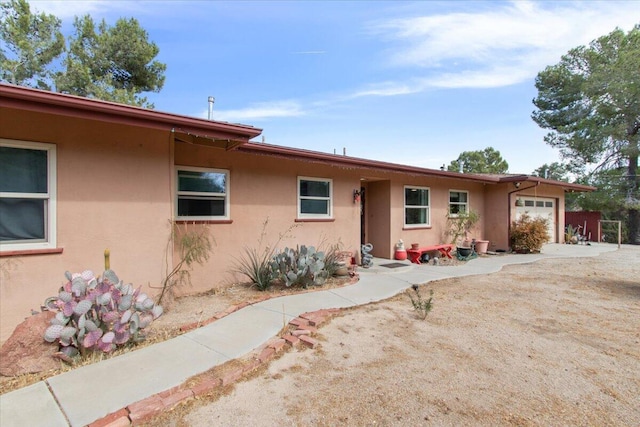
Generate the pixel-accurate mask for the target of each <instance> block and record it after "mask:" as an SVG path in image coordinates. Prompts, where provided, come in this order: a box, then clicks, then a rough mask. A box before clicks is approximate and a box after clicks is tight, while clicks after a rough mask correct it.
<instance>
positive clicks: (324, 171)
mask: <svg viewBox="0 0 640 427" xmlns="http://www.w3.org/2000/svg"><path fill="white" fill-rule="evenodd" d="M260 134H261V129H257V128H255V127H252V126H246V125H239V124H230V123H225V122H216V121H209V120H204V119H197V118H193V117H186V116H181V115H176V114H169V113H164V112H159V111H153V110H146V109H142V108H137V107H132V106H128V105H121V104H116V103H111V102H105V101H99V100H95V99H87V98H81V97H76V96H69V95H64V94H59V93H53V92H47V91H40V90H35V89H30V88H24V87H19V86H13V85H6V84H0V282H1V284H0V315H1V318H0V326H1V328H0V342H3V341H5V340H6V339H7V338H8V337H9V335H10V334H11V332H12V330H13V329H14V328H15V326H16V325H17V324H18V323H20V322H21V321H22V320H23V319H24V318H25V317H27V316H28V315H29V314H30V310H31V309H36V310H37V309H39V307H40V304H42V303H43V302H44V300H45V298H47V297H49V296H52V295H55V294H56V293H57V290H58V288H59V286H60V285H61V284H63V282H64V281H65V279H64V272H65V271H67V270H68V271H71V272H80V271H83V270H85V269H91V270H94V271H95V272H96V274H99V273H101V272H102V269H103V267H104V264H103V253H104V251H105V249H109V251H110V253H111V268H112V269H114V270H115V271H116V272H117V273H118V275H119V276H120V277H121V278H122V279H123V280H125V282H128V283H133V284H134V285H136V286H137V285H142V286H143V287H145V288H147V289H148V288H149V286H158V285H159V284H160V283H161V281H162V278H163V276H164V275H165V273H166V271H167V266H172V265H173V264H174V262H175V257H176V253H175V248H173V247H172V244H171V243H170V242H171V240H170V239H171V235H172V229H173V224H176V223H178V224H182V225H183V226H184V227H201V228H203V229H205V230H207V231H208V232H210V233H211V236H212V237H213V240H214V242H215V244H214V247H213V253H212V255H211V258H210V259H209V261H208V262H207V263H206V264H205V265H203V266H196V268H195V269H194V271H193V273H192V285H191V286H190V287H189V286H187V287H184V288H182V289H181V292H183V293H197V292H202V291H205V290H208V289H211V288H214V287H216V286H220V285H221V284H224V283H229V282H232V281H237V280H240V277H239V276H238V275H237V273H233V272H232V270H233V268H232V267H233V264H234V261H235V259H236V258H237V257H238V256H239V255H241V253H242V251H243V248H246V247H257V246H258V245H259V242H260V241H261V236H262V243H263V244H274V243H275V242H276V241H277V240H278V237H279V235H280V234H282V233H283V232H284V231H286V230H288V229H291V230H290V233H288V235H287V236H284V238H283V239H282V241H281V242H280V245H281V246H285V245H289V246H291V245H294V246H295V245H296V244H306V245H316V246H317V245H319V244H320V243H322V242H325V243H337V242H340V243H341V244H342V246H343V248H344V249H345V250H351V251H355V252H357V251H359V248H360V245H361V244H362V243H371V244H373V252H372V254H373V255H374V256H376V257H380V258H388V259H391V258H393V255H394V251H395V244H396V242H398V240H400V239H402V240H403V241H404V242H407V243H412V242H420V243H423V244H437V243H442V242H445V241H446V240H447V238H446V237H445V231H446V230H445V225H446V221H447V216H448V215H449V213H450V212H458V211H460V210H469V209H473V210H475V211H477V212H478V213H479V214H480V221H479V224H478V226H477V228H476V229H475V231H474V237H476V238H482V239H485V240H489V241H490V249H493V250H496V249H505V250H507V249H509V238H508V235H509V227H510V223H511V221H512V220H513V219H514V218H516V215H517V214H518V212H520V211H522V210H524V209H526V210H529V211H532V212H535V213H536V214H541V215H549V216H550V217H551V218H552V227H551V228H550V230H549V232H550V234H551V236H552V240H553V241H555V242H562V241H563V238H564V233H563V232H562V231H563V230H562V225H563V224H564V194H565V192H566V191H590V190H592V189H593V188H592V187H586V186H581V185H576V184H568V183H565V182H558V181H552V180H546V179H542V178H538V177H532V176H526V175H508V176H495V175H473V174H462V173H455V172H448V171H442V170H432V169H424V168H419V167H414V166H407V165H400V164H391V163H386V162H380V161H374V160H367V159H361V158H354V157H349V156H344V155H336V154H327V153H321V152H315V151H308V150H301V149H294V148H288V147H282V146H276V145H269V144H264V143H258V142H252V141H251V139H253V138H256V137H258V136H259V135H260ZM518 199H520V201H522V202H523V203H521V204H522V206H516V204H520V203H516V201H517V200H518ZM265 223H266V225H265ZM292 225H295V227H293V228H291V227H292ZM150 292H152V293H155V292H157V291H154V290H150Z"/></svg>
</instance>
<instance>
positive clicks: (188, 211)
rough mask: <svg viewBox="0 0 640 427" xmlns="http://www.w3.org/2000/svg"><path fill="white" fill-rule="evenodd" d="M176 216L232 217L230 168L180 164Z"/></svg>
mask: <svg viewBox="0 0 640 427" xmlns="http://www.w3.org/2000/svg"><path fill="white" fill-rule="evenodd" d="M176 169H177V179H178V182H177V187H176V188H177V195H178V201H177V204H176V208H177V219H183V220H184V219H192V220H226V219H229V171H228V170H223V169H205V168H194V167H186V166H177V167H176Z"/></svg>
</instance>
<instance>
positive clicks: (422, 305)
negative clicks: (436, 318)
mask: <svg viewBox="0 0 640 427" xmlns="http://www.w3.org/2000/svg"><path fill="white" fill-rule="evenodd" d="M411 289H413V292H415V294H416V296H415V297H414V296H413V295H411V292H409V293H408V295H409V299H410V300H411V304H412V305H413V309H414V310H415V311H417V312H418V313H420V317H421V318H422V320H425V319H426V318H427V316H428V315H429V312H430V311H431V309H432V308H433V289H431V290H430V291H429V298H428V299H423V298H422V295H420V287H419V286H418V285H412V286H411Z"/></svg>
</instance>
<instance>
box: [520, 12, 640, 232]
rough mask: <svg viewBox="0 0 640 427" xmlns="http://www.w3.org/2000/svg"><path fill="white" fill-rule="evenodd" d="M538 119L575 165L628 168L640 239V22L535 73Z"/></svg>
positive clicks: (627, 197) (625, 202) (631, 228)
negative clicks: (639, 170)
mask: <svg viewBox="0 0 640 427" xmlns="http://www.w3.org/2000/svg"><path fill="white" fill-rule="evenodd" d="M536 88H537V89H538V96H537V97H536V98H535V99H534V100H533V103H534V105H535V106H536V107H537V110H536V111H534V112H533V115H532V117H533V120H535V121H536V123H538V125H540V126H541V127H543V128H546V129H550V130H551V132H550V133H549V134H548V135H547V136H546V137H545V141H546V142H547V143H548V144H549V145H551V146H553V147H557V148H559V149H560V153H561V155H562V156H563V158H564V159H566V160H568V161H570V162H571V163H572V166H574V167H580V166H582V167H584V166H585V165H586V166H593V167H595V171H596V172H598V171H623V172H624V173H622V174H621V175H622V176H623V177H624V178H625V183H626V184H625V187H626V188H625V191H624V197H622V198H621V199H620V200H615V199H612V200H611V203H612V204H614V203H616V204H618V205H619V206H611V208H612V209H616V208H617V207H623V208H624V209H625V210H626V211H627V218H626V219H627V228H628V236H629V242H630V243H633V244H640V179H639V177H638V155H639V152H640V25H636V26H635V27H634V28H633V29H632V30H631V31H629V32H628V33H625V32H624V31H622V30H620V29H616V30H614V31H613V32H612V33H610V34H608V35H606V36H603V37H600V38H599V39H597V40H594V41H593V42H591V44H590V45H589V46H580V47H577V48H574V49H572V50H570V51H569V52H568V53H567V54H566V55H564V56H563V57H562V59H561V60H560V62H559V63H558V64H556V65H553V66H549V67H547V68H546V69H545V70H544V71H542V72H540V73H539V74H538V76H537V77H536Z"/></svg>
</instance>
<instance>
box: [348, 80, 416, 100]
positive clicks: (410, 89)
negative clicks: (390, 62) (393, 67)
mask: <svg viewBox="0 0 640 427" xmlns="http://www.w3.org/2000/svg"><path fill="white" fill-rule="evenodd" d="M421 90H422V88H421V87H420V86H416V85H415V84H414V85H410V84H407V83H395V82H383V83H377V84H372V85H369V86H367V87H366V88H364V89H361V90H358V91H356V92H354V93H353V94H351V95H350V96H348V98H359V97H362V96H396V95H408V94H411V93H416V92H420V91H421Z"/></svg>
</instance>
